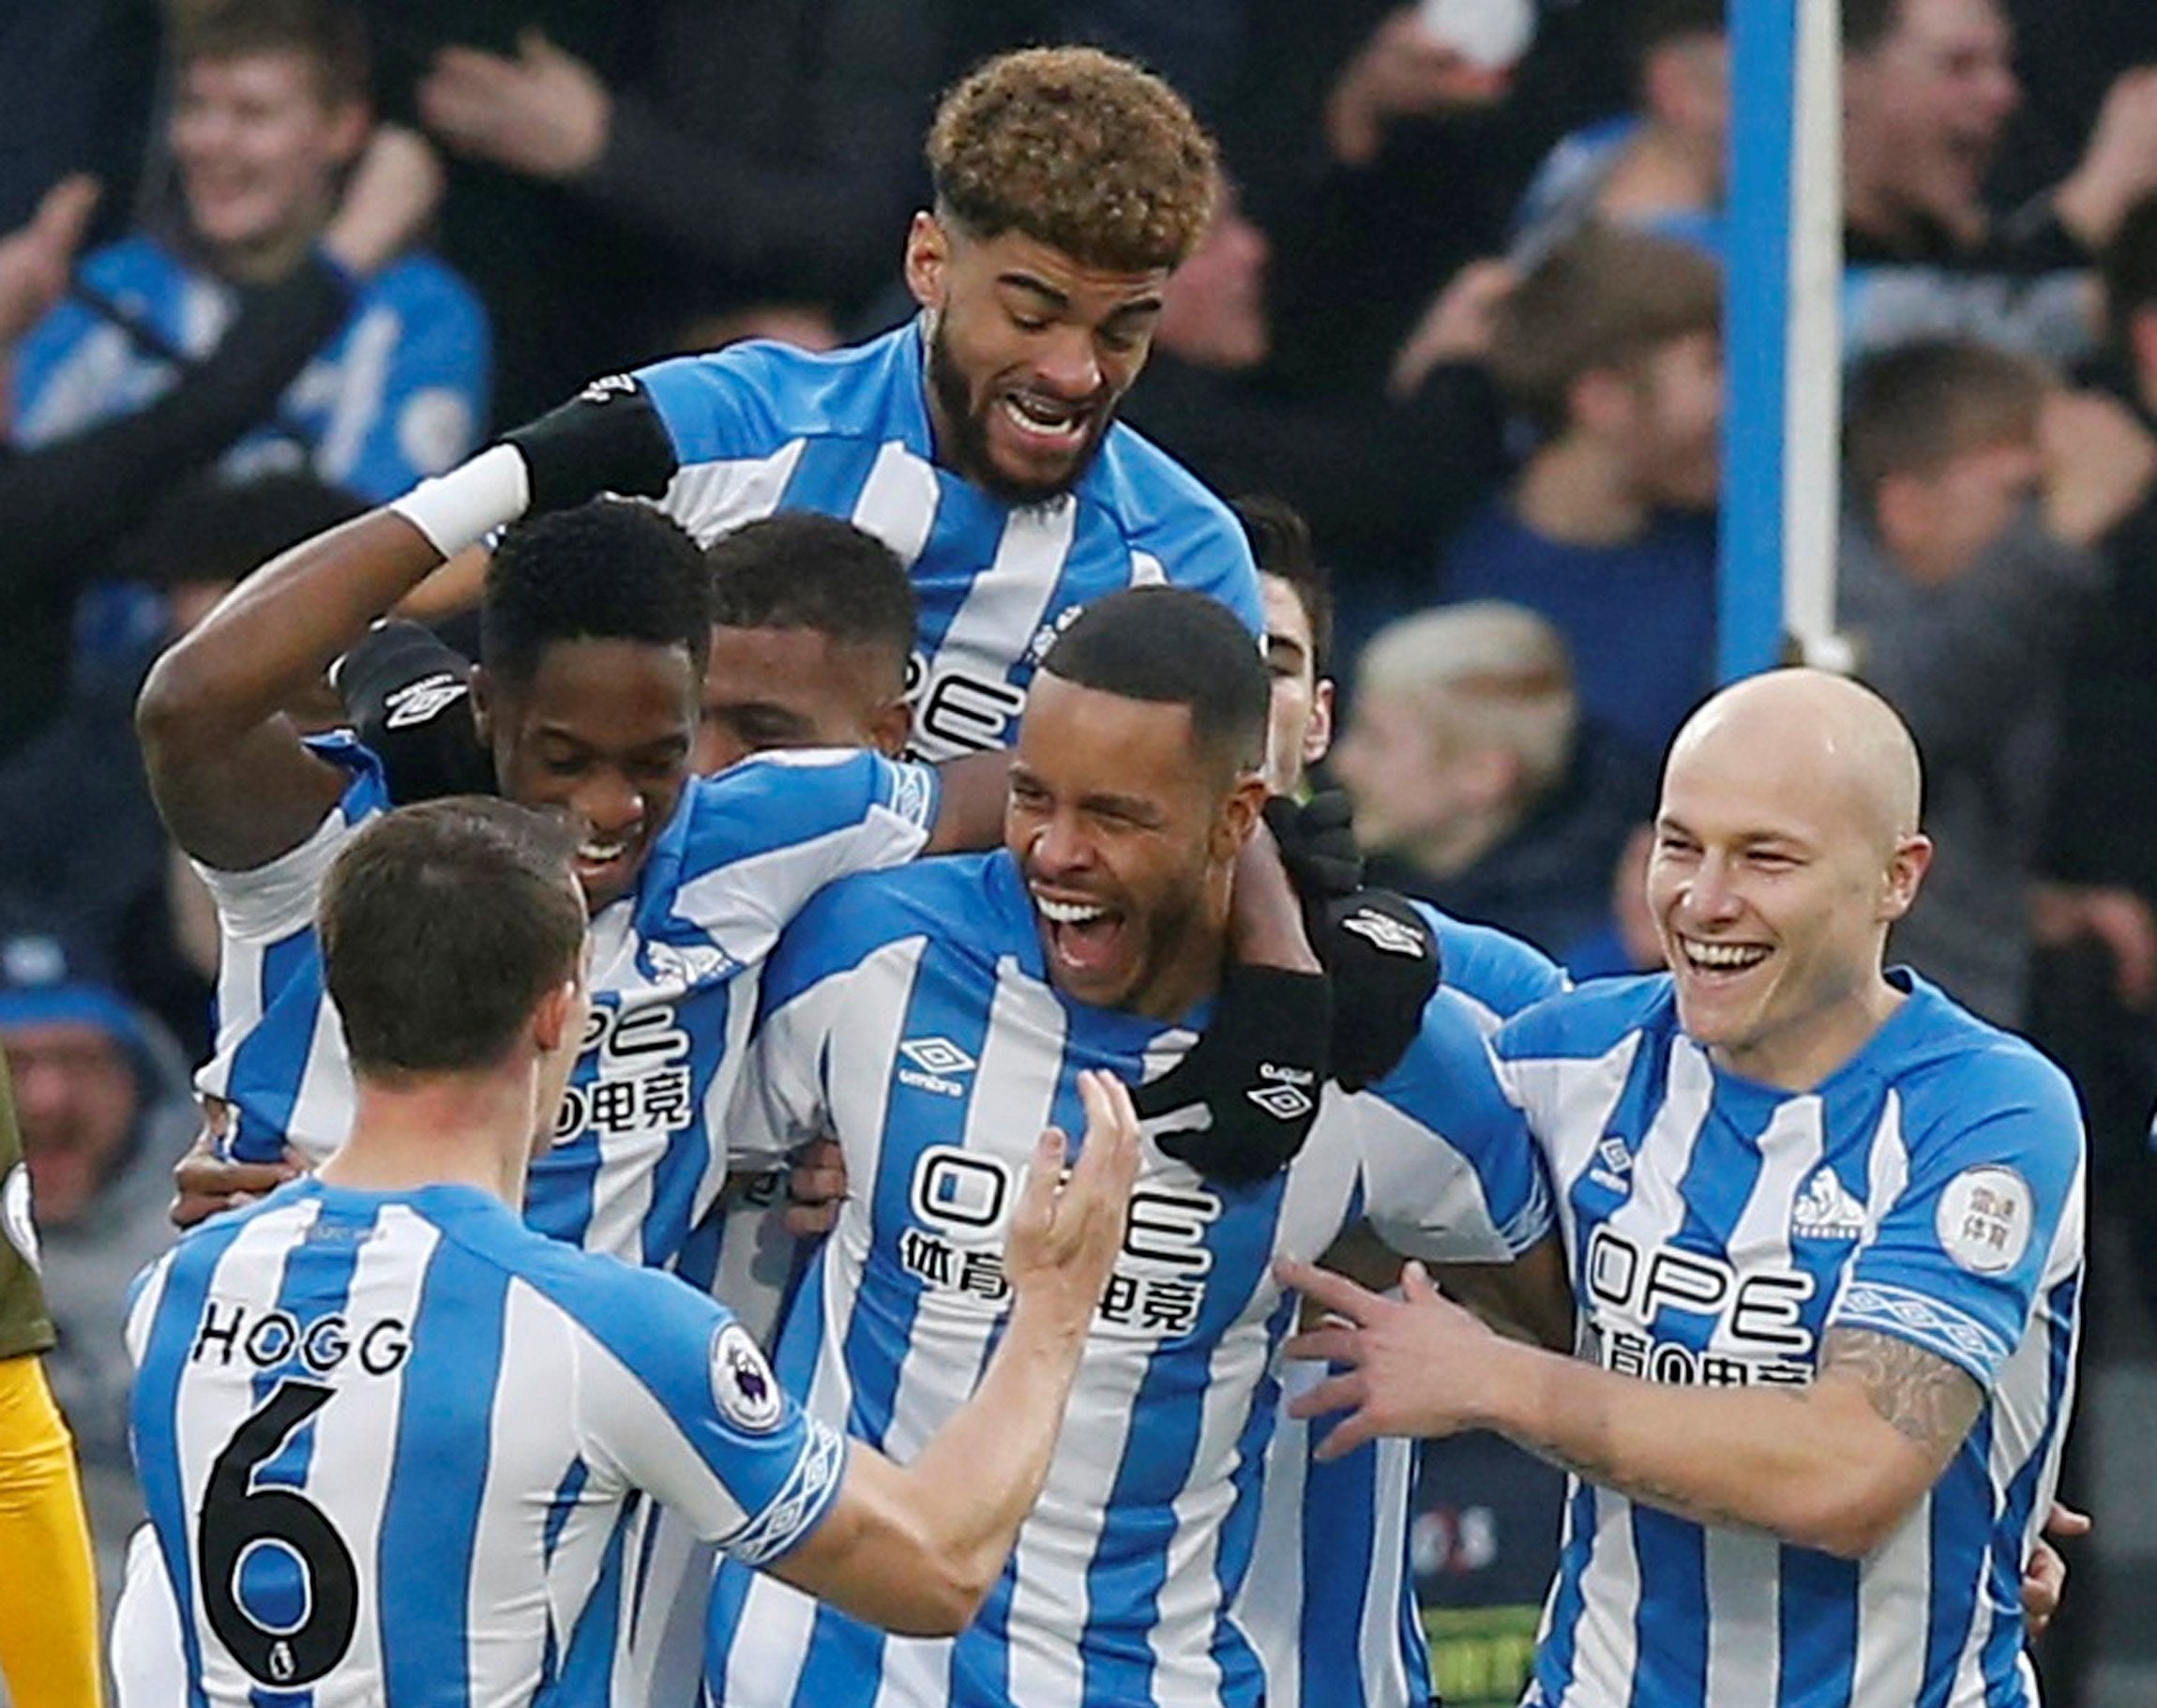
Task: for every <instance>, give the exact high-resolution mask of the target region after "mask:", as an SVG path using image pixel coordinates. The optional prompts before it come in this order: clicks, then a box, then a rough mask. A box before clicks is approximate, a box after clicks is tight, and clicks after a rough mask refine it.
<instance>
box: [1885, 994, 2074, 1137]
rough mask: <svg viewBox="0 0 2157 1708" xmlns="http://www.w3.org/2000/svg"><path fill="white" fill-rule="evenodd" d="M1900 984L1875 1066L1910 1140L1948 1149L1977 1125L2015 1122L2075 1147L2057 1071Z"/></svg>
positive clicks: (2029, 1050)
mask: <svg viewBox="0 0 2157 1708" xmlns="http://www.w3.org/2000/svg"><path fill="white" fill-rule="evenodd" d="M1906 976H1908V983H1909V994H1908V998H1907V999H1906V1000H1905V1003H1904V1005H1903V1007H1902V1008H1901V1009H1900V1010H1899V1011H1898V1012H1897V1013H1896V1015H1895V1016H1894V1018H1893V1020H1892V1021H1891V1024H1892V1025H1893V1035H1892V1037H1891V1038H1890V1039H1889V1040H1888V1041H1889V1045H1890V1047H1889V1048H1888V1049H1887V1050H1883V1051H1882V1052H1881V1054H1880V1057H1879V1059H1878V1060H1877V1061H1876V1063H1875V1066H1876V1068H1877V1070H1878V1072H1879V1074H1880V1075H1881V1077H1882V1078H1883V1079H1885V1080H1886V1081H1887V1082H1888V1083H1889V1085H1890V1086H1891V1087H1892V1088H1893V1090H1894V1092H1895V1094H1896V1096H1897V1097H1898V1098H1899V1099H1900V1101H1901V1104H1902V1109H1903V1125H1904V1127H1905V1130H1906V1131H1907V1132H1908V1133H1909V1134H1910V1135H1911V1137H1912V1138H1913V1140H1918V1139H1923V1141H1927V1142H1931V1143H1952V1142H1953V1140H1954V1138H1955V1137H1956V1136H1957V1135H1958V1134H1960V1133H1963V1132H1966V1131H1968V1130H1969V1129H1971V1128H1973V1127H1975V1126H1979V1125H1980V1124H1982V1123H1986V1122H1990V1121H1994V1120H1997V1119H1999V1117H2002V1116H2012V1115H2017V1114H2019V1115H2023V1116H2027V1117H2031V1118H2034V1119H2035V1120H2037V1121H2038V1122H2040V1123H2042V1124H2044V1126H2047V1127H2056V1128H2057V1129H2058V1131H2059V1134H2060V1135H2061V1138H2062V1140H2063V1141H2069V1140H2072V1141H2075V1142H2079V1135H2080V1132H2081V1126H2082V1116H2081V1105H2080V1102H2079V1100H2078V1099H2077V1098H2076V1096H2075V1093H2074V1084H2073V1082H2072V1081H2070V1080H2069V1079H2068V1077H2067V1075H2066V1073H2065V1072H2064V1071H2063V1070H2062V1069H2061V1068H2060V1067H2059V1065H2058V1064H2057V1063H2055V1062H2054V1061H2052V1059H2051V1058H2050V1057H2048V1056H2046V1055H2045V1054H2044V1051H2043V1050H2039V1049H2038V1048H2037V1046H2036V1045H2034V1044H2032V1043H2030V1042H2029V1039H2027V1038H2022V1037H2017V1036H2016V1035H2014V1033H2011V1032H2007V1031H2004V1030H2002V1029H2001V1028H2000V1027H1998V1026H1995V1025H1993V1024H1992V1023H1991V1022H1990V1021H1989V1020H1982V1019H1980V1018H1979V1017H1978V1016H1977V1015H1975V1014H1972V1013H1971V1012H1970V1011H1969V1010H1968V1009H1967V1008H1965V1007H1963V1006H1962V1005H1961V1004H1959V1003H1957V1002H1955V1001H1954V1000H1953V998H1951V997H1949V996H1948V995H1947V994H1946V992H1944V991H1942V990H1939V989H1938V988H1937V987H1936V986H1933V985H1930V984H1927V983H1926V982H1925V981H1924V980H1923V979H1921V978H1918V977H1916V976H1915V975H1906Z"/></svg>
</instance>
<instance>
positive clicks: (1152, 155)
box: [928, 47, 1217, 272]
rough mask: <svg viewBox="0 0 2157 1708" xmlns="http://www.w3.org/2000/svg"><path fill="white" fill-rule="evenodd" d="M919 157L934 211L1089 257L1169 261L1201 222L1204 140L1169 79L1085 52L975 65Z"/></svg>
mask: <svg viewBox="0 0 2157 1708" xmlns="http://www.w3.org/2000/svg"><path fill="white" fill-rule="evenodd" d="M1216 158H1217V157H1216V153H1215V150H1214V142H1213V139H1212V138H1211V137H1209V136H1208V135H1207V134H1206V132H1205V130H1204V129H1203V128H1201V127H1200V126H1199V121H1198V120H1197V118H1195V117H1194V116H1193V115H1192V113H1191V109H1190V108H1189V107H1188V106H1187V105H1185V103H1184V98H1183V97H1182V96H1180V95H1178V94H1177V93H1176V92H1175V91H1174V90H1173V89H1171V88H1169V85H1168V84H1167V83H1163V82H1162V81H1161V80H1160V79H1159V78H1157V77H1155V76H1154V75H1153V74H1152V73H1151V72H1149V71H1143V70H1141V69H1139V67H1137V66H1135V65H1132V64H1131V63H1130V62H1129V61H1127V60H1123V59H1118V58H1116V57H1115V56H1114V55H1113V54H1109V53H1102V52H1100V51H1099V50H1098V49H1096V48H1078V47H1060V48H1024V49H1021V50H1019V51H1018V52H1017V53H1004V54H1001V55H999V56H998V57H996V58H994V59H991V60H989V61H988V62H987V63H986V64H984V65H981V66H979V67H977V68H975V69H974V70H973V72H971V73H970V74H969V75H968V76H966V77H965V78H963V79H962V80H961V81H960V82H959V83H957V84H955V85H954V86H953V87H952V88H951V90H950V91H949V92H948V93H946V94H945V96H944V98H943V101H942V103H941V104H940V105H939V106H938V108H937V111H936V120H935V123H934V124H932V125H931V126H930V127H929V132H928V170H929V176H930V180H931V182H932V183H933V184H934V186H935V190H936V206H937V212H938V214H939V216H940V217H944V218H948V219H952V220H955V221H956V222H957V223H958V225H959V226H960V227H962V228H963V229H964V230H965V231H967V232H969V233H971V234H973V235H975V236H978V237H996V236H1001V235H1002V234H1003V233H1005V232H1007V231H1014V230H1016V231H1018V232H1021V233H1023V234H1025V235H1027V236H1029V237H1032V238H1033V239H1035V240H1036V241H1037V242H1041V243H1045V244H1048V246H1049V247H1050V248H1051V249H1061V250H1062V251H1063V253H1064V254H1066V255H1068V256H1070V257H1071V258H1072V259H1073V260H1075V261H1078V262H1080V263H1083V264H1084V265H1088V266H1097V267H1103V268H1108V269H1110V270H1113V271H1118V272H1146V271H1149V270H1151V269H1152V268H1154V267H1176V266H1180V265H1183V263H1184V260H1185V258H1186V257H1188V256H1189V254H1190V252H1191V251H1192V250H1193V249H1196V248H1197V247H1198V243H1199V237H1200V236H1202V235H1203V234H1204V233H1205V230H1206V225H1207V222H1208V221H1209V220H1210V219H1212V218H1213V212H1214V181H1215V170H1216V168H1215V162H1216Z"/></svg>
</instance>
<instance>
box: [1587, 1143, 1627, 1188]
mask: <svg viewBox="0 0 2157 1708" xmlns="http://www.w3.org/2000/svg"><path fill="white" fill-rule="evenodd" d="M1588 1178H1589V1179H1590V1180H1592V1181H1593V1182H1594V1183H1595V1184H1596V1185H1597V1186H1599V1187H1603V1188H1604V1189H1605V1190H1606V1191H1610V1192H1619V1193H1627V1192H1630V1191H1632V1189H1633V1153H1632V1152H1631V1151H1629V1150H1627V1149H1626V1148H1625V1141H1624V1140H1622V1139H1621V1138H1619V1137H1618V1135H1617V1134H1616V1133H1606V1134H1604V1136H1603V1138H1602V1140H1601V1141H1600V1142H1599V1143H1598V1144H1597V1145H1596V1146H1595V1163H1594V1166H1593V1167H1592V1168H1591V1169H1590V1170H1589V1171H1588Z"/></svg>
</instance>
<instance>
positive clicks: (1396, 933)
mask: <svg viewBox="0 0 2157 1708" xmlns="http://www.w3.org/2000/svg"><path fill="white" fill-rule="evenodd" d="M1341 930H1344V931H1353V932H1354V933H1355V934H1356V935H1357V936H1358V937H1361V938H1363V939H1365V941H1366V942H1368V943H1369V944H1370V945H1371V946H1372V947H1373V948H1375V949H1382V950H1384V951H1385V953H1387V954H1388V955H1406V956H1410V957H1411V958H1413V957H1420V956H1421V955H1422V954H1423V933H1422V932H1420V931H1418V930H1415V928H1414V927H1412V926H1408V925H1403V924H1402V923H1401V922H1400V921H1399V920H1397V919H1395V918H1394V917H1393V916H1392V915H1391V914H1381V913H1380V912H1379V911H1378V910H1377V909H1376V908H1369V907H1359V908H1358V909H1356V911H1355V912H1354V913H1352V914H1350V915H1349V916H1348V917H1347V918H1345V919H1343V920H1342V921H1341Z"/></svg>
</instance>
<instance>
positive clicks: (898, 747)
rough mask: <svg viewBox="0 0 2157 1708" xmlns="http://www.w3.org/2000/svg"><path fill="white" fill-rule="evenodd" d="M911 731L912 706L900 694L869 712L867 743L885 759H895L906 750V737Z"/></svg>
mask: <svg viewBox="0 0 2157 1708" xmlns="http://www.w3.org/2000/svg"><path fill="white" fill-rule="evenodd" d="M912 734H913V707H912V706H911V705H909V704H907V703H906V700H905V698H904V697H903V696H902V697H900V698H899V699H897V700H889V701H886V702H885V703H883V704H882V705H881V706H879V707H877V709H876V710H875V711H874V712H872V713H870V714H869V719H868V745H869V746H870V747H872V748H875V749H876V750H877V751H878V752H879V753H881V754H882V755H883V756H884V758H886V759H897V757H898V756H899V755H900V754H901V753H903V752H905V751H906V742H907V737H909V736H910V735H912Z"/></svg>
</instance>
